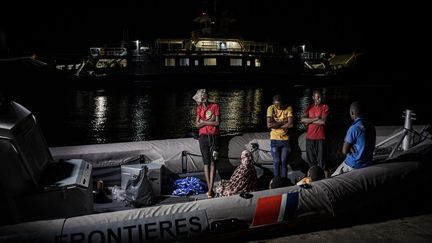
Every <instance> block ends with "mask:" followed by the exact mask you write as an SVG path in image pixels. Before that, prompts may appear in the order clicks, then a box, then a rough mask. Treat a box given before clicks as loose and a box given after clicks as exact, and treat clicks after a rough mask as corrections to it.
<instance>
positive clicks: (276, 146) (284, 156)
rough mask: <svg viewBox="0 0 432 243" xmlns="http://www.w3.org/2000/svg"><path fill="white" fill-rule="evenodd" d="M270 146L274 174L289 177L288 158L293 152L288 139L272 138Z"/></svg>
mask: <svg viewBox="0 0 432 243" xmlns="http://www.w3.org/2000/svg"><path fill="white" fill-rule="evenodd" d="M270 148H271V153H272V157H273V166H274V171H273V175H274V176H279V177H284V178H286V177H287V172H288V171H287V170H288V166H287V160H288V155H289V153H290V152H291V145H290V144H289V141H288V140H270Z"/></svg>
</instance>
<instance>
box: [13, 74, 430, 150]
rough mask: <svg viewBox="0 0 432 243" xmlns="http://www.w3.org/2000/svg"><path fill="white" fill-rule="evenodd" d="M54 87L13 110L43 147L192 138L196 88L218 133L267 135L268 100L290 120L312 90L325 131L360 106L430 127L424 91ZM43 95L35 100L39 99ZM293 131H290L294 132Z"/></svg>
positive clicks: (390, 121) (388, 120) (389, 120)
mask: <svg viewBox="0 0 432 243" xmlns="http://www.w3.org/2000/svg"><path fill="white" fill-rule="evenodd" d="M103 86H104V85H101V87H97V88H82V87H71V86H69V87H61V86H59V87H57V88H55V89H54V88H53V89H48V90H45V91H44V92H43V93H42V94H38V95H35V94H33V93H31V92H28V94H31V95H22V96H21V97H17V100H18V102H20V103H22V104H23V105H24V106H26V107H28V108H29V109H31V110H32V111H33V112H34V114H35V116H36V118H37V119H38V122H39V124H40V126H41V127H42V130H43V132H44V134H45V137H46V139H47V141H48V144H49V145H50V146H66V145H80V144H96V143H112V142H128V141H142V140H154V139H165V138H180V137H187V136H190V135H191V132H193V131H196V129H195V128H194V126H193V122H194V118H195V103H194V101H193V100H192V96H193V95H194V93H195V91H196V89H197V88H201V87H203V88H207V89H208V90H209V92H210V100H211V101H216V102H218V103H219V104H220V106H221V113H222V114H221V127H220V128H221V132H222V133H237V132H247V131H268V130H267V128H266V118H265V116H266V108H267V106H268V105H270V104H271V101H272V96H273V95H274V94H276V93H281V94H284V95H286V96H287V97H288V100H289V102H290V104H291V105H292V106H293V108H294V111H295V113H296V117H297V118H296V120H298V117H299V116H300V114H301V112H302V110H303V109H304V108H305V107H306V105H307V104H308V103H310V102H311V99H310V96H311V92H312V91H313V89H314V88H320V89H322V90H323V94H324V101H325V102H326V103H328V104H329V106H330V111H331V113H330V117H329V119H328V123H329V126H331V127H334V128H336V129H341V130H345V129H346V127H347V126H348V125H349V124H350V120H349V116H348V108H349V105H350V103H351V102H352V101H354V100H362V101H363V102H364V104H366V105H367V108H368V110H367V111H368V115H369V117H370V118H371V120H373V121H374V122H375V123H376V124H377V125H402V124H403V118H402V111H403V110H404V109H413V110H414V111H415V113H416V114H417V119H418V120H417V121H416V122H417V123H430V121H431V117H432V115H431V113H432V111H431V110H430V109H429V108H428V106H429V105H428V103H427V102H426V101H425V100H426V99H427V96H428V93H429V91H428V90H427V89H425V88H424V87H419V86H418V85H417V86H413V87H411V86H408V85H398V86H388V85H387V86H356V87H352V86H348V85H344V86H329V85H327V86H324V87H319V86H314V87H311V86H292V85H285V84H272V83H265V84H254V85H249V84H247V83H244V82H243V83H241V84H238V83H236V82H233V83H223V84H216V85H214V84H211V85H209V84H207V85H175V86H172V85H169V84H167V85H160V84H158V85H153V84H152V85H149V84H145V83H144V84H143V83H134V84H130V83H129V84H122V85H120V84H118V85H109V86H107V87H103ZM40 95H43V97H40ZM302 129H303V127H302V126H301V124H298V123H297V124H296V130H297V131H302Z"/></svg>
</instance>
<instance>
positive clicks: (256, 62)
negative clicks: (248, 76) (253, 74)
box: [255, 59, 261, 67]
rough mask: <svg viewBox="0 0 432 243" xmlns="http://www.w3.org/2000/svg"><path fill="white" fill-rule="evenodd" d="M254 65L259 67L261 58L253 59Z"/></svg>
mask: <svg viewBox="0 0 432 243" xmlns="http://www.w3.org/2000/svg"><path fill="white" fill-rule="evenodd" d="M255 67H261V60H260V59H255Z"/></svg>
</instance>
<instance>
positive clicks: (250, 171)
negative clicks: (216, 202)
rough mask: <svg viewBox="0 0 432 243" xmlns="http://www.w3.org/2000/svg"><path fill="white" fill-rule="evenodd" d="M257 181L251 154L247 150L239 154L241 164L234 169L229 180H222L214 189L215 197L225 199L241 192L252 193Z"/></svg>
mask: <svg viewBox="0 0 432 243" xmlns="http://www.w3.org/2000/svg"><path fill="white" fill-rule="evenodd" d="M256 181H257V175H256V170H255V167H254V165H253V159H252V154H251V152H249V151H248V150H244V151H243V152H242V153H241V164H240V165H239V166H238V167H237V168H236V169H235V171H234V173H233V174H232V176H231V178H230V179H229V180H228V181H227V180H222V181H221V183H220V184H219V185H218V186H217V187H216V197H226V196H231V195H234V194H239V193H242V192H250V191H254V189H255V184H256Z"/></svg>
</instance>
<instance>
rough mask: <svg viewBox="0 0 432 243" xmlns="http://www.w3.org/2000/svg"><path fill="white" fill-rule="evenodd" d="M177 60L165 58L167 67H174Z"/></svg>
mask: <svg viewBox="0 0 432 243" xmlns="http://www.w3.org/2000/svg"><path fill="white" fill-rule="evenodd" d="M174 66H175V58H165V67H174Z"/></svg>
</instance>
